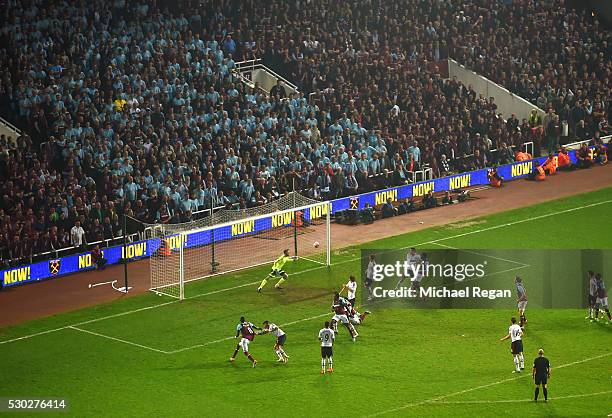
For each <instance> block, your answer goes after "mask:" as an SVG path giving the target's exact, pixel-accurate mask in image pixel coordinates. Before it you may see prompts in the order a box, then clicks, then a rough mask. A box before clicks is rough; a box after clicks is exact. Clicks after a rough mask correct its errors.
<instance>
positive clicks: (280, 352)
mask: <svg viewBox="0 0 612 418" xmlns="http://www.w3.org/2000/svg"><path fill="white" fill-rule="evenodd" d="M268 332H269V333H271V334H272V335H274V336H275V337H276V343H275V344H274V352H275V353H276V356H277V357H278V361H279V363H287V360H289V356H288V355H287V353H285V350H284V349H283V346H284V345H285V340H286V339H287V334H285V332H284V331H283V330H282V329H280V328H279V327H278V325H276V324H273V323H271V322H270V321H264V323H263V331H262V332H261V333H260V334H266V333H268Z"/></svg>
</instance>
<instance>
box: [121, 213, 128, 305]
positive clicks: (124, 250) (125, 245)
mask: <svg viewBox="0 0 612 418" xmlns="http://www.w3.org/2000/svg"><path fill="white" fill-rule="evenodd" d="M121 258H122V259H123V285H124V286H125V287H124V289H123V292H124V293H127V292H128V267H127V215H126V214H125V213H124V214H123V257H121Z"/></svg>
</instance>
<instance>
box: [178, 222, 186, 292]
mask: <svg viewBox="0 0 612 418" xmlns="http://www.w3.org/2000/svg"><path fill="white" fill-rule="evenodd" d="M179 238H180V239H181V243H180V245H179V249H180V250H179V300H183V299H185V238H186V235H185V234H184V233H181V235H180V236H179Z"/></svg>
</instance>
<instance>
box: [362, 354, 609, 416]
mask: <svg viewBox="0 0 612 418" xmlns="http://www.w3.org/2000/svg"><path fill="white" fill-rule="evenodd" d="M610 355H612V352H610V353H605V354H600V355H598V356H595V357H589V358H586V359H583V360H577V361H573V362H571V363H566V364H562V365H561V366H557V367H553V368H552V370H556V369H563V368H565V367H571V366H575V365H576V364H581V363H586V362H588V361H593V360H597V359H600V358H603V357H608V356H610ZM525 377H531V374H529V373H525V374H522V375H520V376H517V377H510V378H508V379H502V380H498V381H497V382H493V383H487V384H486V385H480V386H475V387H473V388H468V389H463V390H460V391H458V392H453V393H450V394H448V395H442V396H438V397H435V398H431V399H426V400H424V401H419V402H412V403H407V404H405V405H402V406H399V407H397V408H392V409H387V410H385V411H381V412H377V413H375V414H372V415H367V417H368V418H369V417H377V416H380V415H384V414H388V413H390V412H397V411H401V410H404V409H407V408H413V407H415V406H420V405H425V404H431V403H436V402H438V401H440V400H442V399H446V398H451V397H453V396H457V395H463V394H464V393H468V392H474V391H475V390H478V389H485V388H488V387H491V386H496V385H499V384H502V383H506V382H510V381H513V380H518V379H522V378H525Z"/></svg>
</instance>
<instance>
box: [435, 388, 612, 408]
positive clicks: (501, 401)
mask: <svg viewBox="0 0 612 418" xmlns="http://www.w3.org/2000/svg"><path fill="white" fill-rule="evenodd" d="M608 393H612V390H607V391H604V392H594V393H583V394H580V395H567V396H555V397H554V398H548V400H549V401H558V400H561V399H573V398H587V397H590V396H599V395H607V394H608ZM518 402H533V399H497V400H494V401H485V400H476V401H434V402H429V403H428V405H469V404H490V403H518Z"/></svg>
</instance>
